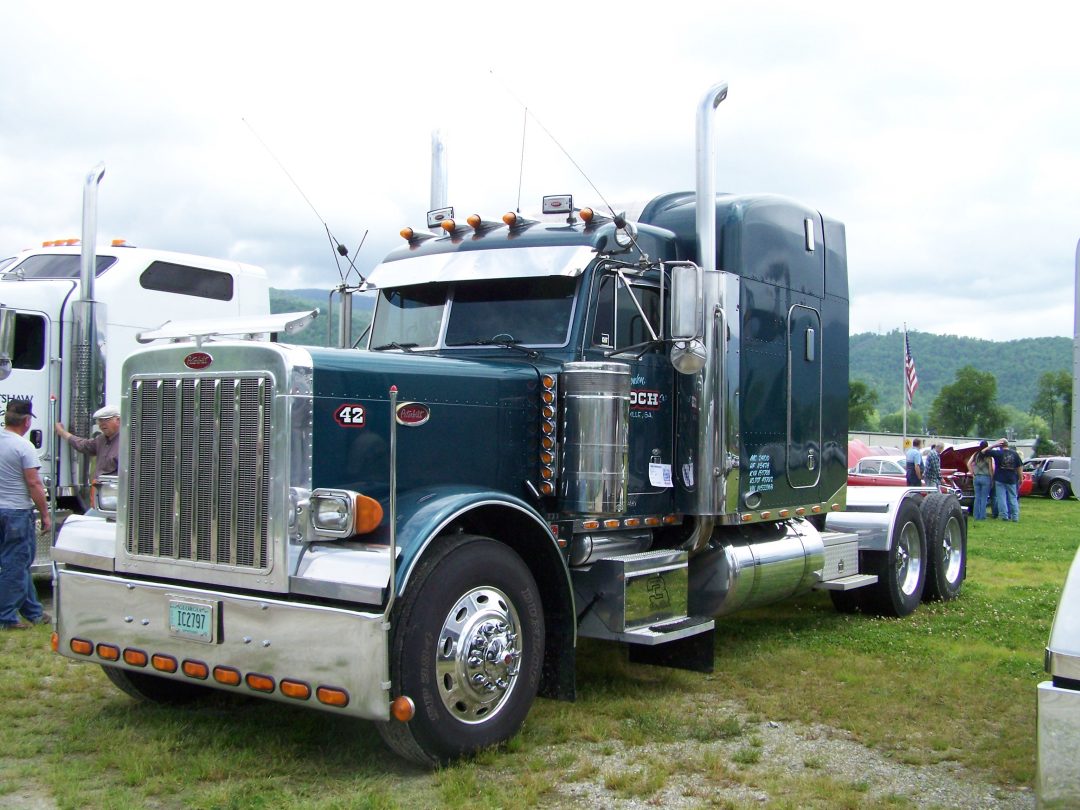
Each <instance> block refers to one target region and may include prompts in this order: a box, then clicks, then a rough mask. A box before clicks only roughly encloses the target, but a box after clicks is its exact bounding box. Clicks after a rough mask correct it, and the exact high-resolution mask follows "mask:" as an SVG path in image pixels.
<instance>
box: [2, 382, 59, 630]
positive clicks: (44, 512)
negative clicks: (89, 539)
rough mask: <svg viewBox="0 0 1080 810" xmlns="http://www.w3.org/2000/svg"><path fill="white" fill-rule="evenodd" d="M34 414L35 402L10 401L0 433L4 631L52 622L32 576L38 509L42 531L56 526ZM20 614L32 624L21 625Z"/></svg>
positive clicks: (25, 400) (23, 400) (24, 400)
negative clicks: (31, 435) (29, 436)
mask: <svg viewBox="0 0 1080 810" xmlns="http://www.w3.org/2000/svg"><path fill="white" fill-rule="evenodd" d="M33 416H34V412H33V409H32V408H31V405H30V400H27V399H13V400H10V401H9V402H8V404H7V409H6V411H5V413H4V429H3V430H0V630H25V629H27V628H28V627H29V626H30V624H42V623H44V622H48V621H51V620H52V619H51V617H49V615H48V614H47V613H45V610H44V608H43V607H42V606H41V602H40V601H38V597H37V590H36V589H35V588H34V578H33V576H32V575H31V574H30V566H31V565H33V563H34V553H35V551H36V547H37V529H36V527H35V526H34V507H35V506H36V507H37V510H38V513H39V514H40V515H41V528H42V529H43V530H45V531H49V530H50V529H51V528H52V520H51V518H50V517H49V504H48V501H47V500H46V499H45V486H44V485H43V484H42V482H41V475H40V474H39V472H38V471H39V470H40V468H41V459H39V458H38V454H37V450H35V449H34V445H32V444H30V442H28V441H27V440H26V438H25V436H26V433H27V431H29V430H30V420H31V419H32V418H33ZM20 613H21V614H22V615H23V618H25V619H26V620H27V621H28V622H30V624H25V623H23V622H21V621H19V614H20Z"/></svg>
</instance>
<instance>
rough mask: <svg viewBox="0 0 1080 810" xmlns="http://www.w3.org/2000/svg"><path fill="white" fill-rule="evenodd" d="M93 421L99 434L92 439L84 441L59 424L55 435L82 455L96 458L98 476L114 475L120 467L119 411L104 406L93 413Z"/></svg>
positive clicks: (112, 406)
mask: <svg viewBox="0 0 1080 810" xmlns="http://www.w3.org/2000/svg"><path fill="white" fill-rule="evenodd" d="M94 420H95V421H96V422H97V426H98V429H99V430H100V431H101V433H99V434H97V435H96V436H94V437H93V438H90V439H84V438H82V437H81V436H76V435H75V434H74V433H68V432H67V430H65V429H64V425H63V423H61V422H57V423H56V435H58V436H59V437H60V438H61V439H65V440H66V441H67V443H68V444H70V445H71V446H72V447H74V448H75V449H76V450H78V451H79V452H80V453H82V454H83V455H87V456H96V457H97V474H98V475H116V471H117V469H118V467H119V466H120V465H119V461H118V457H119V454H120V409H119V408H117V407H116V406H115V405H106V406H105V407H104V408H99V409H98V410H96V411H94Z"/></svg>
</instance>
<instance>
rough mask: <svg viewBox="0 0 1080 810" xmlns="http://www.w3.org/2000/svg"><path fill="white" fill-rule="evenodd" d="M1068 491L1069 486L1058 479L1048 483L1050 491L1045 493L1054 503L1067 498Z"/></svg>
mask: <svg viewBox="0 0 1080 810" xmlns="http://www.w3.org/2000/svg"><path fill="white" fill-rule="evenodd" d="M1069 489H1070V487H1069V485H1068V484H1067V483H1065V482H1064V481H1062V480H1061V479H1060V478H1059V479H1057V480H1056V481H1052V482H1051V483H1050V489H1048V490H1047V491H1046V494H1047V495H1049V496H1050V497H1051V498H1052V499H1054V500H1055V501H1063V500H1065V499H1066V498H1068V497H1069Z"/></svg>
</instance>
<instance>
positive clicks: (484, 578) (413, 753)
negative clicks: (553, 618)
mask: <svg viewBox="0 0 1080 810" xmlns="http://www.w3.org/2000/svg"><path fill="white" fill-rule="evenodd" d="M394 614H395V615H394V617H393V631H392V632H393V641H392V646H391V653H390V677H391V681H392V683H393V684H394V687H393V695H394V697H397V696H398V695H405V696H407V697H409V698H411V699H412V701H413V703H414V704H415V706H416V714H415V716H414V717H413V719H412V720H410V721H409V722H408V723H402V722H399V721H397V720H390V721H387V722H383V723H378V724H377V725H378V728H379V733H380V734H381V735H382V737H383V739H384V740H385V741H386V743H387V744H388V745H389V746H390V747H391V748H392V749H393V750H394V751H395V752H397V753H398V754H400V755H401V756H404V757H406V758H407V759H411V760H413V761H414V762H418V763H420V764H422V765H435V764H439V763H443V762H447V761H449V760H452V759H455V758H457V757H460V756H463V755H466V754H471V753H475V752H476V751H479V750H481V749H483V748H487V747H489V746H492V745H496V744H499V743H502V742H505V741H506V740H508V739H510V738H511V737H512V736H514V735H515V734H516V733H517V732H518V730H519V729H520V728H521V726H522V724H523V723H524V722H525V716H526V715H527V714H528V712H529V708H530V707H531V706H532V702H533V699H534V698H535V697H536V690H537V687H538V686H539V684H540V670H541V666H542V664H543V659H544V613H543V609H542V606H541V603H540V594H539V589H538V588H537V586H536V581H535V580H534V579H533V577H532V574H531V573H530V572H529V569H528V567H527V566H526V565H525V563H524V562H522V560H521V557H519V556H518V555H517V554H516V553H514V551H513V550H511V549H510V548H508V547H507V546H505V545H503V544H502V543H497V542H496V541H494V540H491V539H489V538H486V537H477V536H474V535H464V534H463V535H459V536H457V537H454V538H452V539H449V540H447V541H445V542H443V543H441V544H440V545H439V546H438V547H436V548H435V549H434V550H433V551H431V552H429V553H428V555H427V556H426V557H425V558H423V559H421V561H420V562H419V563H418V564H417V568H416V570H415V571H414V572H413V574H412V576H411V577H410V582H409V588H408V589H407V590H406V592H405V594H404V595H403V596H402V599H401V601H400V602H399V604H398V607H396V608H395V610H394Z"/></svg>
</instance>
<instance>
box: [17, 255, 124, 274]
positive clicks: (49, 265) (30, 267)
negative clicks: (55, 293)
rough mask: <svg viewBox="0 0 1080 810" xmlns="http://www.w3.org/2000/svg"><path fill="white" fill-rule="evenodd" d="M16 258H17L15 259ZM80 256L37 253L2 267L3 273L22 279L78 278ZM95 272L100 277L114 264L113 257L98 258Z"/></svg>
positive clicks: (114, 259)
mask: <svg viewBox="0 0 1080 810" xmlns="http://www.w3.org/2000/svg"><path fill="white" fill-rule="evenodd" d="M16 258H18V257H16ZM81 263H82V256H80V255H79V254H78V253H62V254H61V253H39V254H37V255H34V256H27V257H26V258H25V259H23V260H22V261H21V262H19V263H18V264H16V265H9V266H7V267H4V268H3V270H4V272H5V273H18V274H21V275H22V277H23V278H78V277H79V265H80V264H81ZM96 264H97V271H96V272H95V273H94V275H96V276H100V275H101V274H102V273H104V272H105V271H106V270H108V269H109V268H110V267H112V266H113V265H114V264H116V257H115V256H98V257H97V263H96Z"/></svg>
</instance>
